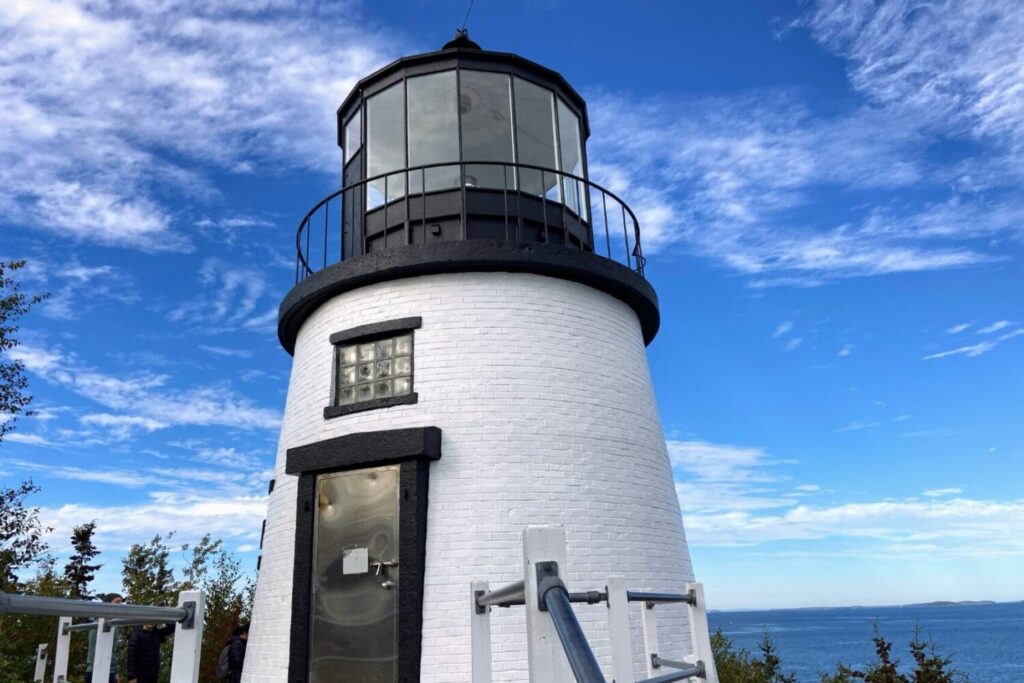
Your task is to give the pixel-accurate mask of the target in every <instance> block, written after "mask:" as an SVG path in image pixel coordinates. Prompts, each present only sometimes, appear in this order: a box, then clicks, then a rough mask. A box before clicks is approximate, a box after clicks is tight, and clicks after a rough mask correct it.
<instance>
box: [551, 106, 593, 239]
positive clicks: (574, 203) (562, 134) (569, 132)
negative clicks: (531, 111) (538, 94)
mask: <svg viewBox="0 0 1024 683" xmlns="http://www.w3.org/2000/svg"><path fill="white" fill-rule="evenodd" d="M558 144H559V148H560V152H561V166H560V168H561V169H562V170H563V171H565V172H566V173H572V174H573V175H576V176H580V177H581V178H582V177H583V145H582V144H581V141H580V119H579V117H578V116H576V114H574V113H573V111H572V110H571V109H569V107H568V106H566V104H565V102H562V100H558ZM562 191H563V193H564V195H563V196H564V197H565V205H566V206H567V207H569V208H570V209H571V210H573V211H574V212H576V215H577V216H579V217H581V218H583V220H586V219H587V216H586V212H587V206H586V203H587V202H586V193H585V188H584V187H583V183H582V182H581V181H578V180H574V179H573V178H567V177H563V185H562Z"/></svg>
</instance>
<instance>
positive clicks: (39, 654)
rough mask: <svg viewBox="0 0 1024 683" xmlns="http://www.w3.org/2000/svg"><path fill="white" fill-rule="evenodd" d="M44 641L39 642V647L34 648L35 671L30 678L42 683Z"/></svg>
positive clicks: (44, 667)
mask: <svg viewBox="0 0 1024 683" xmlns="http://www.w3.org/2000/svg"><path fill="white" fill-rule="evenodd" d="M47 647H48V646H47V644H46V643H39V647H37V648H36V671H35V674H34V675H33V676H32V680H33V681H35V683H43V678H44V677H45V676H46V648H47Z"/></svg>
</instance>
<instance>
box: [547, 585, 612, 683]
mask: <svg viewBox="0 0 1024 683" xmlns="http://www.w3.org/2000/svg"><path fill="white" fill-rule="evenodd" d="M558 583H559V584H560V583H561V582H560V581H559V582H558ZM540 599H541V601H542V602H543V603H544V606H545V607H547V611H548V613H549V614H550V615H551V621H552V622H554V624H555V631H556V632H557V633H558V639H559V640H560V641H562V649H563V650H564V651H565V657H566V659H568V660H569V668H571V669H572V673H573V676H575V677H576V681H577V683H605V680H604V674H603V673H601V665H600V664H598V663H597V657H595V656H594V651H593V650H592V649H590V643H589V642H588V641H587V636H586V634H585V633H583V627H582V626H580V622H579V620H578V619H577V618H576V612H574V611H573V609H572V603H570V602H569V591H567V590H566V589H565V586H564V585H553V586H550V587H548V588H547V590H545V591H544V592H543V593H542V594H541V595H540Z"/></svg>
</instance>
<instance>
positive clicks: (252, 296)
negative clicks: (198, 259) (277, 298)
mask: <svg viewBox="0 0 1024 683" xmlns="http://www.w3.org/2000/svg"><path fill="white" fill-rule="evenodd" d="M197 279H198V282H199V284H200V286H201V288H202V293H201V294H200V295H197V296H196V297H195V298H193V299H190V300H189V301H186V302H184V303H182V304H180V305H178V306H176V307H175V308H174V309H173V310H171V311H170V312H169V313H168V314H167V319H168V320H170V321H171V322H184V323H187V324H190V325H193V326H195V327H197V328H199V329H201V330H202V331H203V332H207V333H218V332H225V331H228V330H237V329H249V330H254V331H259V332H265V331H266V329H267V327H268V320H269V319H268V318H267V315H268V313H260V314H255V311H256V309H257V307H260V308H262V307H263V305H268V304H265V303H264V298H265V297H266V296H267V295H269V294H271V293H270V292H269V287H268V285H267V279H266V274H265V273H264V272H263V271H261V270H259V269H257V268H249V267H239V266H233V265H231V264H229V263H227V262H225V261H223V260H221V259H218V258H207V259H206V260H204V261H203V264H202V266H201V267H200V268H199V273H198V277H197ZM271 311H272V313H273V318H272V321H273V322H275V323H276V322H277V308H276V307H273V308H272V309H271ZM201 348H203V349H204V350H206V351H208V352H210V353H219V354H220V355H228V354H226V353H225V351H226V349H224V348H223V347H214V346H204V347H201ZM213 349H217V350H216V351H215V350H213Z"/></svg>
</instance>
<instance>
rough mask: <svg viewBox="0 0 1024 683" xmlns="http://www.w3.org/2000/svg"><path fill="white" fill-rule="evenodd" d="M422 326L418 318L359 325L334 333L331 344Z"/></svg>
mask: <svg viewBox="0 0 1024 683" xmlns="http://www.w3.org/2000/svg"><path fill="white" fill-rule="evenodd" d="M422 326H423V318H421V317H420V316H414V317H411V318H399V319H397V320H385V321H383V322H379V323H370V324H369V325H360V326H359V327H351V328H349V329H347V330H342V331H341V332H335V333H334V334H332V335H331V343H332V344H343V343H346V342H355V341H362V340H364V339H370V338H372V337H383V336H387V335H390V334H393V333H395V332H405V331H407V330H418V329H419V328H420V327H422Z"/></svg>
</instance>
